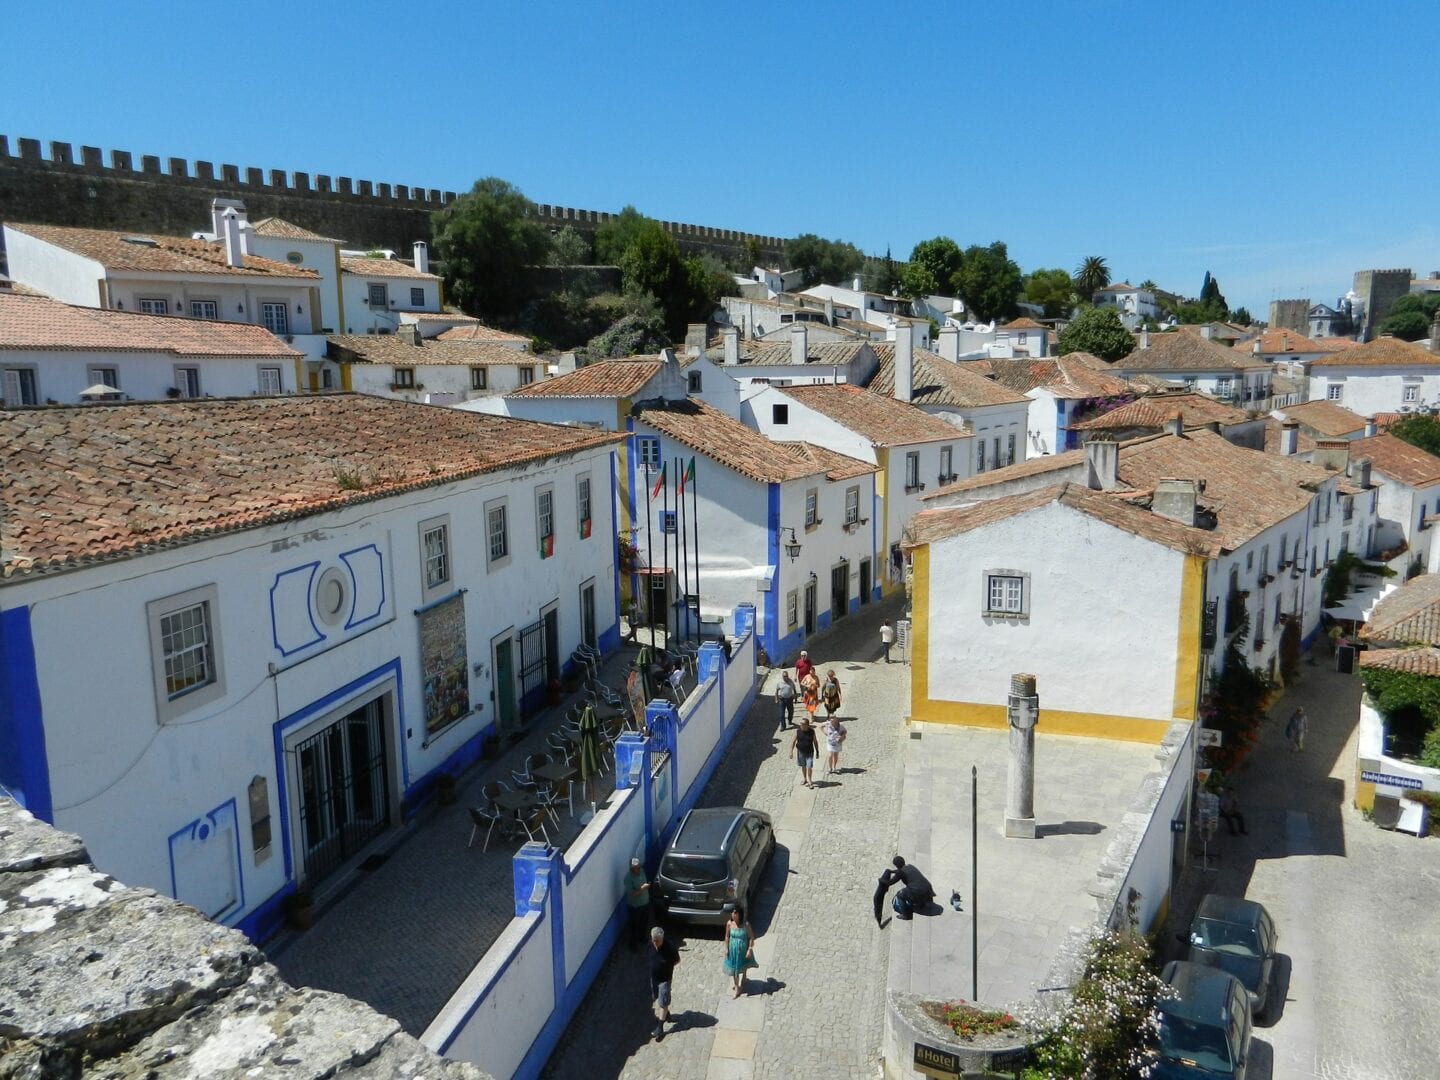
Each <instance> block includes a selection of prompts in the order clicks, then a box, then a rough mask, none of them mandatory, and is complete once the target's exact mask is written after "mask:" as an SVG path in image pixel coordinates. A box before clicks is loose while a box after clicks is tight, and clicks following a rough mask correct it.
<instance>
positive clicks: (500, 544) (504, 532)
mask: <svg viewBox="0 0 1440 1080" xmlns="http://www.w3.org/2000/svg"><path fill="white" fill-rule="evenodd" d="M485 537H486V556H487V557H488V559H489V564H490V566H491V567H492V568H494V567H496V566H500V565H502V564H503V563H505V562H506V561H507V560H508V559H509V558H510V524H509V518H508V515H507V513H506V503H505V500H504V499H497V500H495V501H494V502H491V503H486V504H485Z"/></svg>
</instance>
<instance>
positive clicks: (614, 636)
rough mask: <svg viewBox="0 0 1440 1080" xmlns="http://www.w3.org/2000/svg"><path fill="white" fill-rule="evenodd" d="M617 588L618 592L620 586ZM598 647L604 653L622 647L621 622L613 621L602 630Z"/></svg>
mask: <svg viewBox="0 0 1440 1080" xmlns="http://www.w3.org/2000/svg"><path fill="white" fill-rule="evenodd" d="M615 580H616V581H619V580H620V579H619V578H616V579H615ZM615 588H616V591H617V592H618V591H619V588H620V587H619V586H618V585H617V586H616V587H615ZM615 610H617V611H618V610H620V609H619V608H618V607H617V608H616V609H615ZM598 647H599V649H600V651H601V652H602V653H606V654H608V653H613V652H614V651H615V650H616V649H618V648H620V624H619V623H618V622H616V623H612V624H611V625H610V626H607V627H606V628H605V629H604V630H602V631H601V632H600V642H599V646H598Z"/></svg>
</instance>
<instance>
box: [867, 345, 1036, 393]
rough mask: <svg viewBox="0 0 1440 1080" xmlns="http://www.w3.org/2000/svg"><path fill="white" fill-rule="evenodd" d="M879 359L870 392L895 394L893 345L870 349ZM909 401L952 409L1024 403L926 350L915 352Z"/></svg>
mask: <svg viewBox="0 0 1440 1080" xmlns="http://www.w3.org/2000/svg"><path fill="white" fill-rule="evenodd" d="M872 348H873V349H874V350H875V355H876V356H878V357H879V358H880V366H879V367H878V368H876V369H875V374H874V376H873V377H872V378H871V379H870V389H871V390H873V391H874V392H875V393H877V394H884V395H885V396H887V397H893V396H894V394H895V343H894V342H893V341H891V342H877V343H876V344H875V345H873V346H872ZM912 370H913V374H912V377H911V394H910V401H911V404H913V405H951V406H954V407H956V408H962V409H965V408H976V407H978V406H981V405H1016V404H1020V403H1022V402H1025V401H1026V399H1025V396H1024V395H1023V394H1017V393H1016V392H1015V391H1014V390H1011V389H1008V388H1007V387H1004V386H1001V385H1000V384H999V383H997V382H995V381H994V380H993V379H987V378H986V377H985V376H984V375H983V374H981V373H980V372H979V371H975V370H974V369H972V368H970V367H968V366H967V365H966V363H965V362H963V361H962V362H961V363H958V364H952V363H950V361H948V360H946V359H945V358H944V357H942V356H939V355H937V354H936V353H933V352H931V351H930V350H929V349H916V350H915V352H914V360H913V365H912Z"/></svg>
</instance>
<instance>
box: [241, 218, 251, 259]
mask: <svg viewBox="0 0 1440 1080" xmlns="http://www.w3.org/2000/svg"><path fill="white" fill-rule="evenodd" d="M254 231H255V227H254V226H253V225H251V224H250V222H248V221H246V220H245V219H244V218H243V217H242V218H241V219H240V254H242V255H249V254H250V235H251V234H252V233H253V232H254Z"/></svg>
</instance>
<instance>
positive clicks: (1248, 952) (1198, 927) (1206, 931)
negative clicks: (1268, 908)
mask: <svg viewBox="0 0 1440 1080" xmlns="http://www.w3.org/2000/svg"><path fill="white" fill-rule="evenodd" d="M1190 944H1192V945H1199V946H1200V947H1201V948H1204V949H1214V950H1215V951H1216V952H1226V953H1231V954H1232V955H1237V956H1258V955H1259V954H1260V947H1259V943H1258V942H1257V941H1256V940H1255V928H1254V927H1253V926H1242V925H1241V924H1239V923H1232V922H1221V921H1220V920H1218V919H1196V920H1195V922H1194V924H1193V925H1192V926H1191V927H1190Z"/></svg>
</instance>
